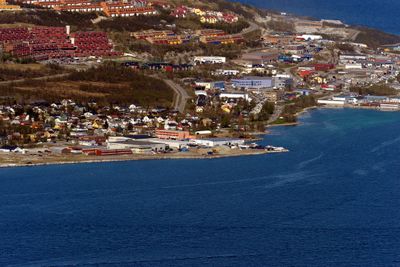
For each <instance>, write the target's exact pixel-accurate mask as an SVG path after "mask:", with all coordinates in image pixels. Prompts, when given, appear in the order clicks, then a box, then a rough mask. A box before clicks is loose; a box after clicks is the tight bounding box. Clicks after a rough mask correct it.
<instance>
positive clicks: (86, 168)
mask: <svg viewBox="0 0 400 267" xmlns="http://www.w3.org/2000/svg"><path fill="white" fill-rule="evenodd" d="M302 122H303V124H302V125H301V126H297V127H286V128H275V129H274V130H273V135H270V136H267V137H266V139H265V144H267V143H271V144H275V145H283V146H286V147H288V148H290V149H291V152H290V153H286V154H275V155H262V156H253V157H240V158H227V159H217V160H166V161H137V162H122V163H106V164H83V165H64V166H47V167H35V168H16V169H2V170H0V266H69V265H73V266H399V265H400V224H399V222H400V209H399V207H400V175H399V174H400V162H399V159H400V156H399V151H400V116H399V113H383V112H381V113H379V112H375V111H365V110H317V111H313V112H312V113H310V114H306V116H305V117H303V118H302Z"/></svg>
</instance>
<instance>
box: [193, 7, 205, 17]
mask: <svg viewBox="0 0 400 267" xmlns="http://www.w3.org/2000/svg"><path fill="white" fill-rule="evenodd" d="M193 13H194V14H196V15H197V16H203V15H204V14H205V13H206V12H204V11H203V10H201V9H200V8H195V9H193Z"/></svg>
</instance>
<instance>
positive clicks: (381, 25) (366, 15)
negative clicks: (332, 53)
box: [238, 0, 400, 34]
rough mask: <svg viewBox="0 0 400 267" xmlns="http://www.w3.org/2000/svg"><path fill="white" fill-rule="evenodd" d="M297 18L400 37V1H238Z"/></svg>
mask: <svg viewBox="0 0 400 267" xmlns="http://www.w3.org/2000/svg"><path fill="white" fill-rule="evenodd" d="M238 1H239V2H242V3H249V4H253V5H255V6H258V7H264V8H269V9H274V10H279V11H285V12H290V13H293V14H297V15H303V16H311V17H315V18H321V19H340V20H342V21H344V22H346V23H348V24H356V25H365V26H369V27H372V28H377V29H381V30H384V31H386V32H390V33H395V34H400V16H399V10H400V1H399V0H335V1H333V0H238Z"/></svg>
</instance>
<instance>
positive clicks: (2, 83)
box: [0, 73, 70, 85]
mask: <svg viewBox="0 0 400 267" xmlns="http://www.w3.org/2000/svg"><path fill="white" fill-rule="evenodd" d="M68 75H70V73H62V74H55V75H48V76H42V77H36V78H30V79H19V80H11V81H2V82H0V85H9V84H17V83H23V82H26V81H30V80H33V81H46V80H51V79H57V78H63V77H67V76H68Z"/></svg>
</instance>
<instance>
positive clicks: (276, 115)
mask: <svg viewBox="0 0 400 267" xmlns="http://www.w3.org/2000/svg"><path fill="white" fill-rule="evenodd" d="M284 107H285V106H284V105H279V104H278V105H275V109H274V113H273V114H272V115H271V117H269V119H268V121H267V124H270V123H273V122H274V121H276V120H277V119H278V118H279V117H280V116H281V114H282V111H283V108H284Z"/></svg>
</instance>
